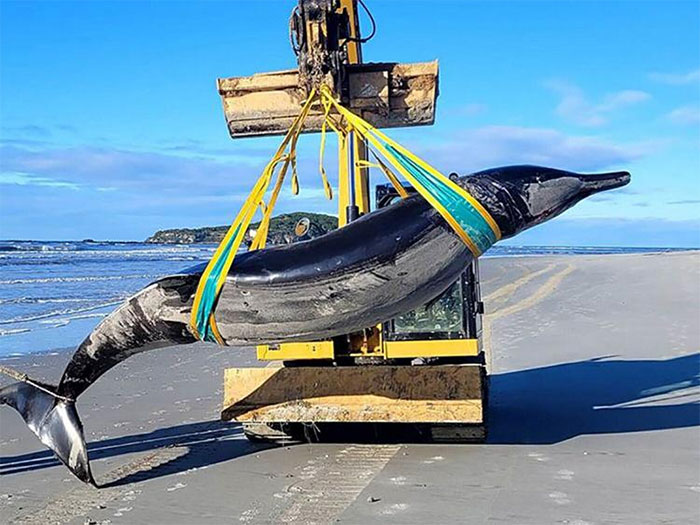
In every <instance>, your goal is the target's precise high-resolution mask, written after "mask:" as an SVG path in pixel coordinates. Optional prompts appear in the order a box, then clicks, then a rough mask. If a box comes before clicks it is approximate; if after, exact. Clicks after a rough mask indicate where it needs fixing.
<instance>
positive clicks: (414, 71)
mask: <svg viewBox="0 0 700 525" xmlns="http://www.w3.org/2000/svg"><path fill="white" fill-rule="evenodd" d="M347 73H348V91H349V99H348V100H345V101H344V104H345V105H346V106H347V107H348V108H349V109H350V110H351V111H354V112H356V113H361V114H362V115H363V117H364V118H365V119H366V120H368V121H369V122H370V124H372V125H374V126H376V127H381V128H391V127H400V126H419V125H429V124H432V123H433V122H434V120H435V105H436V100H437V95H438V86H437V82H438V63H437V61H434V62H425V63H416V64H396V63H376V64H358V65H349V66H347ZM217 86H218V89H219V94H220V95H221V98H222V103H223V107H224V114H225V116H226V122H227V124H228V128H229V133H230V134H231V136H232V137H234V138H236V137H247V136H256V135H279V134H283V133H286V131H287V130H288V129H289V126H290V125H291V124H292V122H293V120H294V117H296V115H298V114H299V111H300V110H301V106H302V105H303V103H304V100H305V98H306V93H305V91H304V89H303V88H301V87H300V86H299V85H298V73H297V71H296V70H286V71H278V72H274V73H262V74H257V75H252V76H249V77H233V78H223V79H219V80H218V81H217ZM322 124H323V110H322V108H321V106H320V105H317V106H316V107H312V109H311V112H310V114H309V118H308V119H307V121H306V125H305V128H304V129H305V131H307V132H309V131H311V132H313V131H320V129H321V125H322Z"/></svg>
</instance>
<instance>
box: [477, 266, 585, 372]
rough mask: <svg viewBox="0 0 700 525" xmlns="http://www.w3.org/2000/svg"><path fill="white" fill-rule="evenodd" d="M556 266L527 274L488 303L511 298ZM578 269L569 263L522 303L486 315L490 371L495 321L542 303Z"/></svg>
mask: <svg viewBox="0 0 700 525" xmlns="http://www.w3.org/2000/svg"><path fill="white" fill-rule="evenodd" d="M555 266H556V265H555V264H550V265H549V266H546V267H545V268H542V269H541V270H537V271H536V272H533V273H531V274H527V275H525V276H523V277H521V278H520V279H518V280H517V281H513V282H512V283H510V284H508V285H506V286H503V287H502V288H500V289H498V290H496V291H495V292H493V293H491V294H489V295H488V296H486V298H485V300H484V301H485V302H486V301H494V300H495V299H501V298H506V299H507V298H510V297H511V296H512V295H513V294H514V293H515V292H516V291H517V290H518V289H519V288H520V287H522V286H523V285H525V284H526V283H528V282H530V281H531V280H532V279H534V278H536V277H539V276H540V275H543V274H545V273H547V272H549V271H551V270H552V269H553V268H554V267H555ZM575 269H576V267H575V266H574V265H573V264H571V263H569V264H567V265H566V266H565V267H564V268H563V269H562V270H560V271H558V272H557V273H555V274H554V275H552V276H551V277H550V278H549V279H547V280H546V281H545V282H544V283H543V284H542V286H540V287H539V288H538V289H537V290H535V292H534V293H532V294H531V295H528V296H527V297H525V298H523V299H521V300H520V301H518V302H516V303H514V304H511V305H508V306H506V307H503V308H499V309H498V310H495V311H494V312H491V313H488V314H484V317H483V324H482V341H483V344H484V351H485V352H486V360H487V366H488V371H489V372H493V349H492V348H491V331H492V327H493V323H494V321H496V320H498V319H503V318H504V317H508V316H509V315H513V314H515V313H518V312H520V311H522V310H525V309H527V308H532V307H533V306H535V305H536V304H538V303H540V302H541V301H543V300H544V299H546V298H547V297H548V296H549V295H550V294H552V293H553V292H554V291H555V290H556V289H557V288H558V287H559V285H560V284H561V283H562V281H563V280H564V279H565V278H566V277H567V276H568V275H569V274H570V273H571V272H573V271H574V270H575Z"/></svg>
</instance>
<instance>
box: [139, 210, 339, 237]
mask: <svg viewBox="0 0 700 525" xmlns="http://www.w3.org/2000/svg"><path fill="white" fill-rule="evenodd" d="M303 217H307V218H308V219H309V221H311V226H310V228H309V232H308V234H307V236H308V238H313V237H318V236H320V235H323V234H324V233H328V232H329V231H331V230H335V229H336V228H337V227H338V218H337V217H334V216H332V215H326V214H323V213H311V212H301V211H296V212H294V213H283V214H281V215H278V216H276V217H273V218H272V219H271V220H270V231H269V234H268V237H267V242H268V244H270V245H272V244H288V243H291V242H293V241H294V240H296V236H295V234H294V226H295V225H296V224H297V222H299V219H301V218H303ZM259 226H260V223H259V222H256V223H254V224H251V226H250V228H249V229H248V233H247V234H246V240H247V241H250V240H251V239H252V235H251V234H253V233H254V232H255V230H257V229H258V227H259ZM228 228H229V227H228V226H205V227H202V228H173V229H170V230H159V231H157V232H156V233H154V234H153V235H152V236H150V237H149V238H148V239H146V242H150V243H157V244H196V243H218V242H221V239H223V238H224V235H226V232H227V231H228Z"/></svg>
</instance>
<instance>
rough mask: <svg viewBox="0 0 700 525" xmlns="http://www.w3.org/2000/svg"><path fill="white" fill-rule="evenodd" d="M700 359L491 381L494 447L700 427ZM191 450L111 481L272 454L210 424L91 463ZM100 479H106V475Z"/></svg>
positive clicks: (113, 443) (41, 461)
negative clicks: (259, 453)
mask: <svg viewBox="0 0 700 525" xmlns="http://www.w3.org/2000/svg"><path fill="white" fill-rule="evenodd" d="M699 384H700V354H691V355H686V356H682V357H677V358H673V359H667V360H644V361H623V360H613V359H609V358H598V359H593V360H589V361H577V362H573V363H565V364H561V365H554V366H548V367H542V368H534V369H530V370H521V371H517V372H508V373H503V374H496V375H493V376H491V382H490V390H491V403H490V411H489V428H490V430H489V439H488V442H489V443H491V444H553V443H557V442H560V441H564V440H567V439H570V438H573V437H576V436H580V435H584V434H603V433H619V432H640V431H649V430H663V429H671V428H682V427H691V426H698V425H700V405H699V404H698V402H697V398H698V388H697V387H698V385H699ZM164 446H179V447H186V448H185V452H184V454H183V455H181V456H180V457H176V458H174V459H171V460H169V461H166V462H165V463H163V464H162V465H158V466H156V467H155V468H152V469H149V470H143V471H138V472H136V473H133V474H129V475H126V476H125V477H122V478H121V479H117V480H115V481H112V482H110V483H108V484H107V485H106V486H114V485H123V484H126V483H132V482H136V481H144V480H147V479H153V478H158V477H161V476H166V475H169V474H173V473H177V472H182V471H185V470H188V469H193V468H200V467H205V466H209V465H213V464H217V463H221V462H225V461H228V460H230V459H233V458H236V457H240V456H244V455H247V454H251V453H255V452H257V451H260V450H263V449H265V448H267V447H266V446H265V445H260V444H253V443H250V442H248V441H247V440H245V439H243V438H242V436H241V428H240V426H239V425H236V424H232V423H223V422H220V421H204V422H200V423H192V424H185V425H177V426H173V427H170V428H164V429H159V430H156V431H153V432H149V433H144V434H134V435H131V436H124V437H120V438H114V439H105V440H102V441H96V442H93V443H90V444H89V445H88V450H89V454H90V459H92V460H96V459H104V458H111V457H117V456H121V455H124V454H131V453H143V452H148V451H153V450H155V449H158V448H161V447H164ZM58 464H59V462H58V461H57V460H56V459H54V457H53V455H52V454H51V452H49V451H48V450H47V451H41V452H33V453H30V454H22V455H18V456H12V457H3V458H0V474H3V475H9V474H18V473H21V472H28V471H32V470H37V469H43V468H47V467H52V466H55V465H58ZM98 477H99V474H98Z"/></svg>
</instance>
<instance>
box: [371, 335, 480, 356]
mask: <svg viewBox="0 0 700 525" xmlns="http://www.w3.org/2000/svg"><path fill="white" fill-rule="evenodd" d="M384 352H385V355H386V358H387V359H397V358H405V357H461V356H477V355H479V341H478V340H477V339H440V340H436V341H384Z"/></svg>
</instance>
